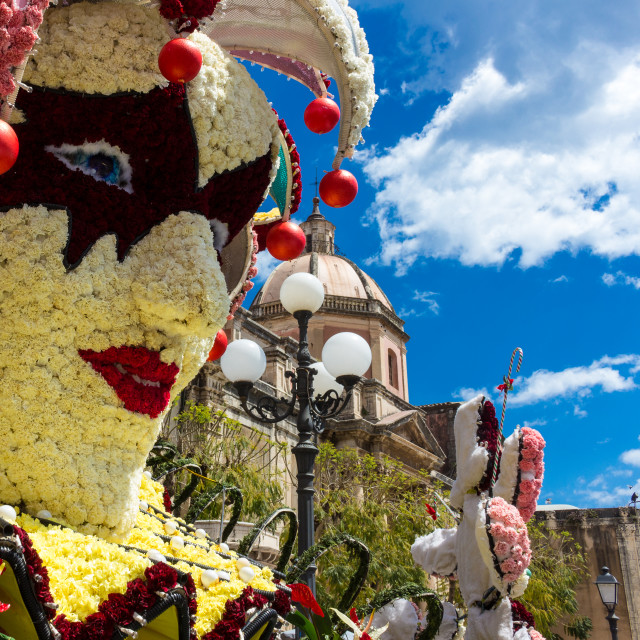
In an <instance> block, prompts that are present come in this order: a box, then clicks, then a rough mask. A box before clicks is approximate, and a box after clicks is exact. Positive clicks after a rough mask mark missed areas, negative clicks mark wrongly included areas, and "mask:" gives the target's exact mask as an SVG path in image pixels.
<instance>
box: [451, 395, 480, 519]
mask: <svg viewBox="0 0 640 640" xmlns="http://www.w3.org/2000/svg"><path fill="white" fill-rule="evenodd" d="M483 399H484V396H482V395H479V396H476V397H475V398H473V399H472V400H469V401H468V402H465V403H464V404H463V405H461V406H460V408H459V409H458V411H457V412H456V418H455V421H454V423H453V430H454V432H455V436H456V471H457V477H456V481H455V482H454V483H453V487H452V488H451V496H450V499H451V505H452V506H454V507H456V508H457V509H459V508H460V507H461V506H462V504H463V502H464V497H465V494H466V493H467V492H468V491H469V490H471V489H475V487H476V485H477V484H478V483H479V482H480V480H482V476H483V475H484V472H485V469H486V468H487V464H488V463H489V452H488V451H487V450H486V449H485V448H484V447H480V446H478V443H477V442H476V432H477V430H478V419H479V415H478V411H479V410H480V408H481V406H482V401H483Z"/></svg>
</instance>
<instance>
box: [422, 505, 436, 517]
mask: <svg viewBox="0 0 640 640" xmlns="http://www.w3.org/2000/svg"><path fill="white" fill-rule="evenodd" d="M424 504H425V506H426V507H427V513H428V514H429V515H430V516H431V517H432V518H433V519H434V520H437V519H438V512H437V511H436V510H435V509H434V508H433V507H432V506H431V505H430V504H429V503H428V502H425V503H424Z"/></svg>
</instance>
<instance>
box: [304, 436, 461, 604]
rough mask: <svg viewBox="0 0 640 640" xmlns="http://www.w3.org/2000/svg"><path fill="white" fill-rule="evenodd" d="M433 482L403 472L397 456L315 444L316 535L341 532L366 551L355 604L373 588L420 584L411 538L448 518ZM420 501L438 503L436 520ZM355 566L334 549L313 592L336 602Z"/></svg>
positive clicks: (421, 575) (321, 567)
mask: <svg viewBox="0 0 640 640" xmlns="http://www.w3.org/2000/svg"><path fill="white" fill-rule="evenodd" d="M435 491H436V488H435V487H434V481H433V480H432V479H431V478H430V477H429V476H428V475H427V474H426V473H424V472H420V471H415V472H411V473H409V472H407V470H406V469H405V468H404V466H403V465H401V464H400V463H399V462H398V461H397V460H393V459H392V458H389V457H386V456H381V457H379V458H377V457H374V456H372V455H369V454H361V453H359V452H357V451H356V450H354V449H336V448H335V447H334V446H333V445H332V444H330V443H323V444H321V445H320V453H319V454H318V458H317V461H316V508H315V520H316V522H315V525H316V539H318V538H319V537H320V536H321V535H323V534H326V533H330V534H333V533H339V532H344V533H348V534H350V535H352V536H355V537H357V538H359V539H360V540H362V541H363V542H364V543H365V544H366V545H367V546H368V547H369V549H370V550H371V565H370V569H369V576H368V578H367V581H366V584H365V587H364V589H363V590H362V592H361V593H360V596H359V597H358V600H357V601H356V602H357V604H364V602H366V600H367V599H369V598H371V597H372V596H373V595H375V593H376V592H378V591H380V590H382V589H385V588H388V587H399V586H402V585H404V584H406V583H408V582H412V583H416V584H419V585H425V580H426V576H425V574H424V572H423V571H422V569H420V568H418V567H416V565H415V564H414V562H413V558H412V557H411V551H410V548H411V545H412V544H413V542H414V540H415V538H416V537H417V536H420V535H425V534H426V533H428V532H430V531H432V530H433V528H434V527H435V526H445V527H447V526H451V525H452V524H453V519H452V518H451V516H449V515H448V513H447V512H446V510H445V508H444V507H443V506H442V505H441V504H440V503H439V501H438V498H437V497H436V496H435ZM425 503H429V504H430V505H432V506H434V507H436V508H437V511H438V514H439V515H438V521H437V523H436V522H434V520H433V519H432V518H431V517H430V516H429V514H428V511H427V507H426V505H425ZM355 570H356V567H355V566H353V564H352V562H351V561H350V560H349V558H348V556H347V554H346V553H345V552H343V551H340V550H338V551H336V552H335V554H333V555H331V556H330V555H329V554H327V555H325V556H323V557H322V558H321V560H320V562H319V576H318V595H319V598H320V601H321V602H322V603H323V605H325V606H336V604H337V602H338V601H339V599H340V594H341V589H343V588H344V585H346V584H347V583H348V582H349V578H350V576H351V575H352V574H353V572H354V571H355Z"/></svg>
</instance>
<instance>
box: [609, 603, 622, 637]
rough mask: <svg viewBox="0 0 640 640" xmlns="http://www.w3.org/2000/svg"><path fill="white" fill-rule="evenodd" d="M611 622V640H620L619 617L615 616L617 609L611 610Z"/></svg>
mask: <svg viewBox="0 0 640 640" xmlns="http://www.w3.org/2000/svg"><path fill="white" fill-rule="evenodd" d="M607 620H608V621H609V630H610V631H611V640H618V620H620V618H618V616H617V615H616V614H615V607H613V608H612V609H609V615H608V616H607Z"/></svg>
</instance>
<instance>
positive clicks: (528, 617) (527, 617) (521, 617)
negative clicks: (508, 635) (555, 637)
mask: <svg viewBox="0 0 640 640" xmlns="http://www.w3.org/2000/svg"><path fill="white" fill-rule="evenodd" d="M511 618H512V620H513V631H514V632H515V631H517V630H518V629H519V628H520V627H522V625H523V624H526V625H527V626H528V627H530V628H531V629H535V628H536V621H535V619H534V617H533V614H532V613H531V612H530V611H529V610H528V609H527V608H526V607H525V606H524V605H523V604H522V602H518V601H517V600H511Z"/></svg>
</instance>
